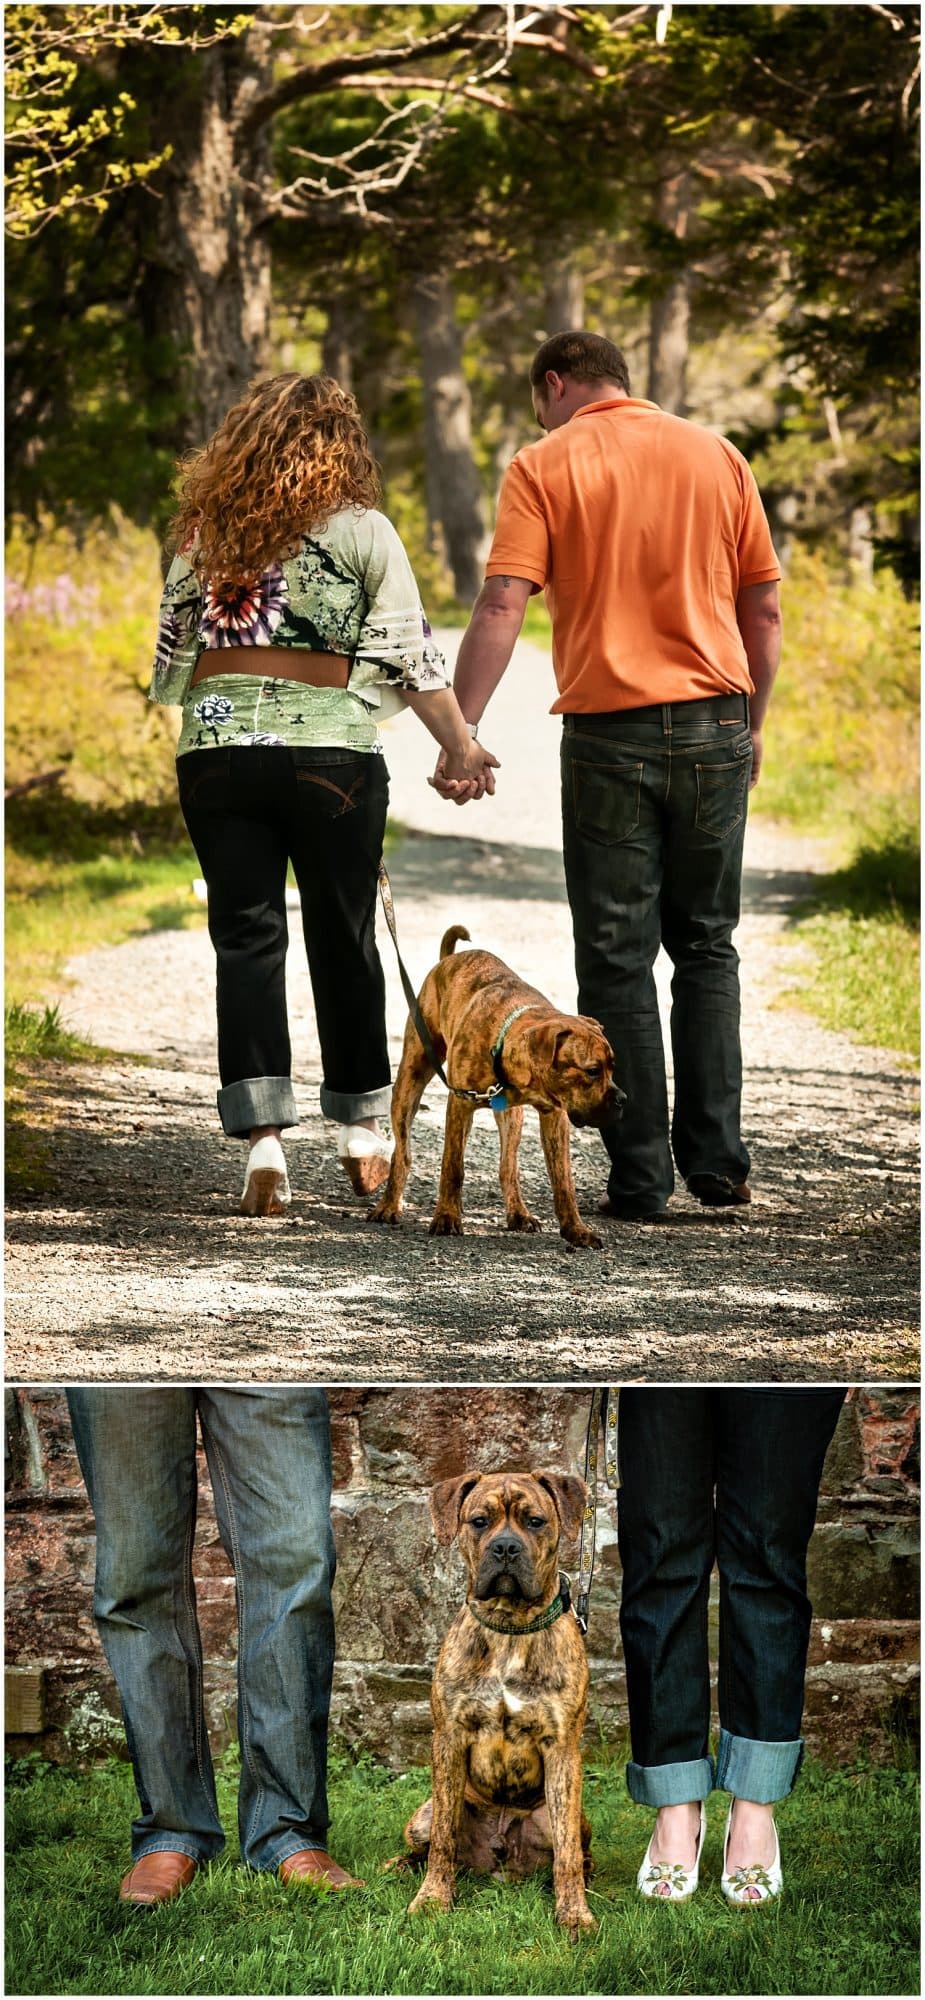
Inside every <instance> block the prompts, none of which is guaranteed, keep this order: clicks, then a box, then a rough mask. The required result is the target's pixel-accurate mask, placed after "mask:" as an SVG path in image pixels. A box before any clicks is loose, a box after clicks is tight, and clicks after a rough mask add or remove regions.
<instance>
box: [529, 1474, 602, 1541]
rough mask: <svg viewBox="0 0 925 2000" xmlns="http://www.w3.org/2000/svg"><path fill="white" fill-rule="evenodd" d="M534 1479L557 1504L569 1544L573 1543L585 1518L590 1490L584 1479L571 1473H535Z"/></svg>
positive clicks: (556, 1507) (564, 1533) (563, 1531)
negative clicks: (577, 1477)
mask: <svg viewBox="0 0 925 2000" xmlns="http://www.w3.org/2000/svg"><path fill="white" fill-rule="evenodd" d="M533 1477H534V1479H535V1480H536V1483H537V1485H538V1486H542V1487H543V1488H544V1490H545V1492H547V1493H548V1494H549V1495H550V1498H551V1499H552V1501H553V1502H554V1504H555V1509H556V1513H557V1514H558V1516H559V1520H560V1521H561V1523H562V1533H563V1535H564V1536H565V1539H566V1541H567V1542H573V1541H574V1540H575V1537H576V1535H577V1533H578V1530H579V1528H580V1527H581V1524H582V1521H583V1520H584V1518H585V1505H586V1502H587V1498H588V1489H587V1487H586V1485H585V1482H584V1480H583V1479H576V1478H575V1477H574V1475H573V1474H572V1473H570V1472H535V1473H534V1474H533Z"/></svg>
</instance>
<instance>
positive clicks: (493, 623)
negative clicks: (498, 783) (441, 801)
mask: <svg viewBox="0 0 925 2000" xmlns="http://www.w3.org/2000/svg"><path fill="white" fill-rule="evenodd" d="M534 588H535V586H534V585H533V584H532V583H529V582H528V581H527V579H526V577H522V576H488V577H486V579H485V582H484V583H483V585H482V588H481V590H480V591H479V594H478V597H477V598H476V600H475V604H474V605H473V608H472V616H471V618H470V620H469V623H468V625H467V627H466V630H465V632H464V633H463V637H462V641H461V644H460V648H459V653H458V655H457V660H456V671H455V673H454V675H453V692H454V694H455V696H456V699H457V701H458V703H459V706H460V708H461V709H462V712H463V715H464V716H465V718H466V721H467V722H475V723H478V722H481V720H482V716H483V715H484V713H485V710H486V708H487V707H488V703H489V702H490V700H491V697H492V695H493V694H494V691H495V689H496V687H497V685H498V682H499V681H500V679H501V677H502V674H503V673H504V671H505V669H506V668H507V666H508V665H509V664H510V658H511V654H512V653H513V651H514V646H515V644H516V642H517V638H518V635H519V633H520V628H521V626H522V624H523V622H524V612H525V611H526V608H527V604H528V601H529V598H530V594H531V592H532V591H533V589H534ZM460 781H461V782H460ZM431 784H432V785H433V786H434V788H435V790H436V791H438V792H440V793H441V795H442V797H443V798H445V799H456V800H457V803H458V804H460V805H462V804H464V803H465V800H466V799H467V798H469V797H471V796H472V795H473V794H472V791H471V790H470V789H469V788H468V787H467V786H466V784H465V778H464V774H463V772H462V771H460V770H458V769H457V760H455V759H453V758H451V757H446V756H441V757H440V758H438V761H437V768H436V770H435V772H434V775H433V777H432V779H431ZM486 790H489V791H493V790H494V783H493V782H492V783H490V784H489V785H487V786H486ZM477 796H478V794H477Z"/></svg>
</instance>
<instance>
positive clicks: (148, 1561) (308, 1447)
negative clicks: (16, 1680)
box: [68, 1387, 334, 1870]
mask: <svg viewBox="0 0 925 2000" xmlns="http://www.w3.org/2000/svg"><path fill="white" fill-rule="evenodd" d="M68 1403H69V1406H70V1412H71V1423H72V1425H73V1430H74V1439H75V1442H76V1445H77V1454H78V1457H79V1459H80V1465H81V1470H82V1472H83V1475H84V1478H85V1480H86V1482H87V1490H88V1492H89V1495H90V1499H91V1502H92V1505H93V1511H94V1514H95V1516H96V1536H97V1542H96V1588H95V1594H94V1612H95V1616H96V1621H97V1625H98V1627H99V1633H100V1638H101V1640H102V1643H103V1648H104V1650H105V1653H106V1657H107V1659H108V1661H109V1664H110V1666H111V1668H112V1671H113V1674H114V1676H115V1679H116V1683H117V1685H118V1689H119V1694H120V1696H121V1700H122V1713H123V1717H124V1720H125V1733H126V1737H127V1740H128V1747H129V1753H130V1756H131V1759H132V1765H133V1768H134V1772H135V1782H136V1785H137V1787H138V1797H139V1802H140V1806H141V1811H140V1814H139V1817H138V1818H137V1819H136V1820H135V1822H134V1824H133V1826H132V1856H133V1859H134V1860H136V1861H137V1860H138V1858H139V1856H140V1855H142V1854H152V1853H157V1852H158V1850H160V1849H170V1850H172V1851H175V1852H178V1853H181V1854H188V1855H190V1856H191V1858H192V1859H193V1860H194V1861H208V1860H210V1859H211V1858H212V1857H213V1856H214V1855H216V1854H219V1853H220V1852H221V1850H222V1847H223V1846H224V1835H223V1833H222V1829H221V1825H220V1823H219V1817H218V1809H217V1806H216V1800H215V1783H214V1779H213V1775H212V1761H211V1757H210V1754H209V1744H208V1739H207V1736H206V1728H205V1719H204V1714H203V1701H202V1643H201V1639H200V1634H199V1626H198V1622H197V1618H196V1608H195V1598H194V1591H193V1575H192V1568H191V1552H192V1546H193V1531H194V1528H195V1524H196V1415H197V1411H198V1414H199V1422H200V1425H201V1427H202V1436H203V1442H204V1444H205V1448H206V1454H207V1457H208V1462H209V1473H210V1476H211V1480H212V1491H213V1495H214V1499H215V1511H216V1514H217V1517H218V1524H219V1530H220V1533H221V1538H222V1542H223V1543H224V1546H225V1549H226V1551H227V1553H228V1555H229V1557H230V1559H231V1562H232V1563H233V1565H234V1573H235V1583H236V1586H237V1602H238V1734H239V1740H240V1746H241V1780H240V1791H239V1800H238V1824H239V1829H240V1835H241V1853H242V1855H243V1858H244V1860H245V1862H246V1863H247V1864H248V1865H249V1866H250V1867H251V1868H255V1869H261V1870H264V1869H265V1870H274V1869H277V1868H278V1867H279V1864H280V1862H281V1861H284V1860H285V1859H286V1858H287V1856H288V1855H290V1854H297V1853H299V1851H300V1850H301V1849H302V1848H305V1847H323V1846H324V1843H325V1833H326V1830H327V1825H328V1809H327V1795H326V1783H325V1780H326V1764H327V1729H328V1709H329V1706H330V1698H331V1679H332V1674H333V1668H334V1619H333V1613H332V1609H331V1584H332V1581H333V1577H334V1540H333V1536H332V1533H331V1520H330V1498H331V1448H330V1431H329V1423H328V1413H327V1399H326V1397H325V1394H324V1391H323V1390H321V1389H306V1388H280V1389H277V1388H247V1389H224V1388H223V1389H204V1388H182V1389H181V1388H169V1389H143V1388H142V1389H139V1388H134V1387H127V1388H87V1389H69V1390H68Z"/></svg>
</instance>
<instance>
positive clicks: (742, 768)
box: [562, 695, 752, 1215]
mask: <svg viewBox="0 0 925 2000" xmlns="http://www.w3.org/2000/svg"><path fill="white" fill-rule="evenodd" d="M564 725H565V726H564V731H563V737H562V819H563V851H564V858H565V879H566V886H567V889H568V898H569V903H570V905H571V911H572V923H573V928H574V935H575V967H576V972H577V975H578V1005H579V1008H580V1010H581V1012H582V1013H585V1014H591V1015H593V1016H594V1018H595V1019H596V1020H598V1021H600V1023H601V1026H602V1027H603V1029H604V1032H605V1034H606V1035H607V1037H608V1040H609V1041H610V1043H611V1045H612V1047H613V1051H614V1058H615V1075H616V1080H617V1082H618V1083H619V1084H620V1085H621V1088H622V1089H623V1090H625V1092H626V1098H627V1101H626V1104H625V1106H624V1109H623V1115H622V1118H621V1119H620V1122H619V1124H614V1125H612V1126H606V1127H604V1128H602V1132H601V1136H602V1138H603V1140H604V1144H605V1146H606V1148H607V1151H608V1154H609V1155H610V1160H611V1168H610V1175H609V1180H608V1192H609V1194H610V1198H611V1200H612V1202H613V1204H614V1206H615V1208H616V1209H618V1210H619V1209H620V1208H623V1209H624V1210H625V1211H626V1213H628V1214H642V1215H644V1214H656V1213H657V1212H658V1211H659V1210H660V1209H661V1208H663V1207H664V1205H665V1202H666V1201H667V1200H668V1198H669V1196H670V1194H671V1192H672V1189H673V1187H674V1171H673V1167H672V1157H671V1155H672V1149H673V1151H674V1158H675V1161H676V1163H677V1167H678V1171H679V1173H680V1174H681V1175H682V1177H683V1178H684V1179H685V1180H690V1179H691V1177H692V1176H693V1175H695V1174H717V1175H720V1176H722V1177H724V1178H726V1179H728V1180H731V1181H733V1182H735V1183H738V1182H741V1181H744V1180H745V1178H746V1176H747V1174H748V1169H749V1164H750V1162H749V1156H748V1153H747V1151H746V1149H745V1147H744V1145H743V1143H742V1136H741V1131H740V1106H741V1096H742V1057H741V1049H740V1041H739V961H738V957H737V954H736V952H735V949H734V947H733V944H732V933H733V931H734V930H735V927H736V925H737V923H738V921H739V904H740V892H741V878H742V847H743V841H744V837H745V821H746V815H747V811H748V787H749V779H750V776H751V765H752V744H751V735H750V733H749V727H748V702H747V698H746V697H745V696H744V695H719V696H716V697H715V698H712V699H705V700H703V701H693V702H676V703H674V704H666V705H665V706H663V707H661V708H655V709H645V710H641V709H637V710H633V711H630V712H628V713H621V712H619V711H617V712H615V713H613V714H604V715H567V716H565V717H564ZM660 945H664V947H665V950H666V951H667V953H668V956H669V958H670V959H671V960H672V962H673V964H674V974H673V977H672V982H671V993H672V1009H671V1043H672V1051H673V1055H674V1111H673V1116H672V1121H671V1145H669V1125H668V1091H667V1083H666V1076H665V1053H664V1048H663V1045H662V1032H661V1024H660V1021H659V1012H658V997H657V993H656V987H655V979H654V976H653V966H654V964H655V960H656V957H657V954H658V950H659V946H660Z"/></svg>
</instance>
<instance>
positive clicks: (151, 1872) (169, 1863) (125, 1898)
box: [119, 1848, 196, 1910]
mask: <svg viewBox="0 0 925 2000" xmlns="http://www.w3.org/2000/svg"><path fill="white" fill-rule="evenodd" d="M195 1873H196V1863H195V1861H193V1860H191V1859H190V1856H189V1855H188V1854H176V1853H174V1851H173V1849H172V1848H158V1849H157V1851H156V1852H155V1853H154V1854H143V1855H142V1857H141V1860H140V1861H136V1863H135V1866H134V1868H130V1869H129V1871H128V1874H127V1875H124V1876H123V1878H122V1881H121V1882H120V1883H119V1899H120V1901H121V1902H123V1903H134V1904H135V1905H136V1907H137V1908H138V1909H140V1910H146V1909H149V1908H151V1906H152V1905H153V1904H155V1903H170V1902H172V1900H173V1898H174V1896H179V1894H180V1890H181V1889H185V1888H186V1886H187V1884H188V1883H189V1882H191V1881H192V1879H193V1876H194V1875H195Z"/></svg>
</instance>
